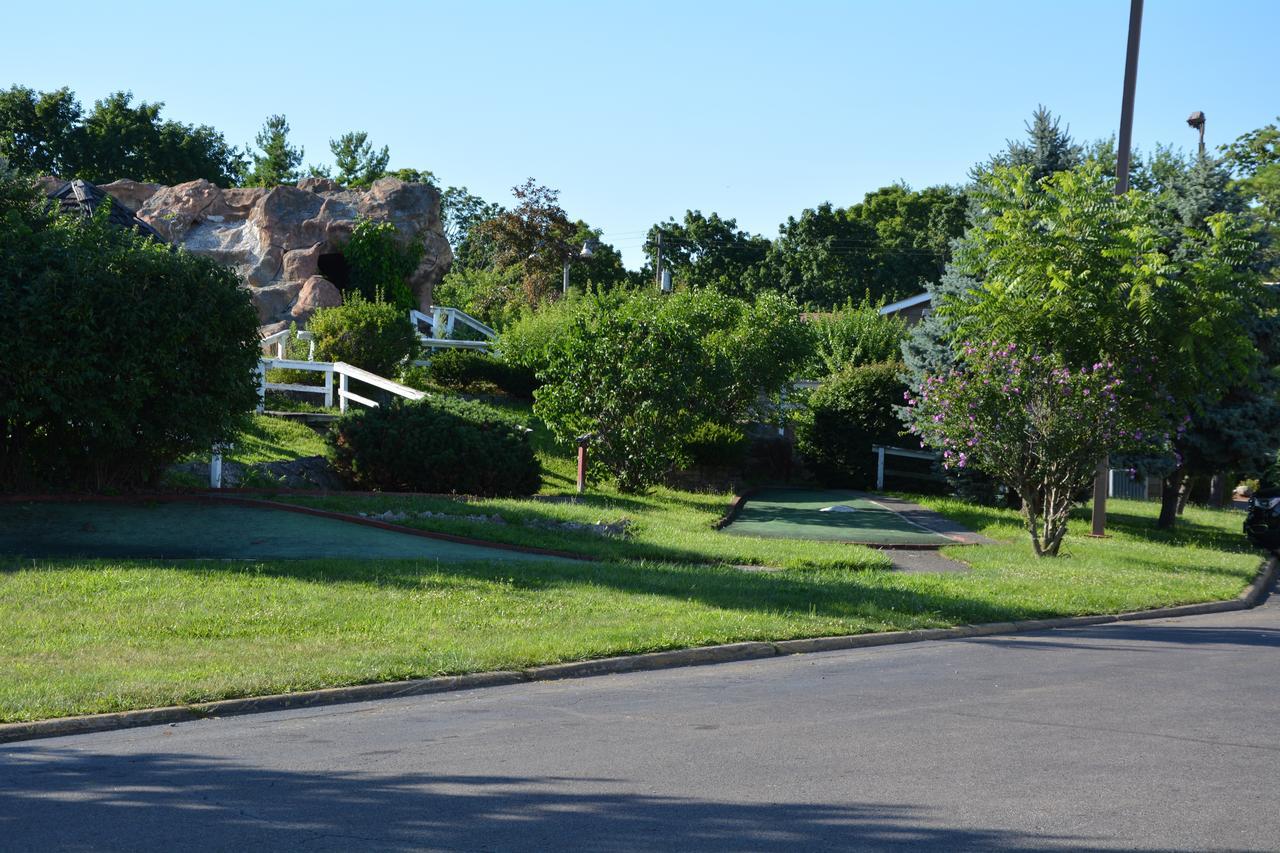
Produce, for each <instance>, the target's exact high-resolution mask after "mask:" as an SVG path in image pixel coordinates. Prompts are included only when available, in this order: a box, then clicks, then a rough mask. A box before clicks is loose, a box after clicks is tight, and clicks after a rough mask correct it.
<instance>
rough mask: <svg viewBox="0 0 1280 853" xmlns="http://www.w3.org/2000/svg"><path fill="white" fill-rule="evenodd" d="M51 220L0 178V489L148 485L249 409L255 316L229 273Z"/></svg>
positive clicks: (103, 223)
mask: <svg viewBox="0 0 1280 853" xmlns="http://www.w3.org/2000/svg"><path fill="white" fill-rule="evenodd" d="M107 212H108V210H107V208H106V207H103V208H100V210H99V212H98V214H97V215H95V216H94V217H93V218H92V219H89V220H84V219H80V218H70V217H59V216H56V215H55V213H54V212H53V211H52V210H51V209H50V208H49V206H48V205H47V204H45V203H44V202H43V199H42V198H41V197H40V196H39V194H38V192H37V190H36V189H35V187H34V186H33V185H32V184H31V183H29V182H27V181H25V180H20V179H18V178H17V177H16V176H15V175H13V174H11V173H8V172H7V170H4V169H0V223H3V225H2V227H0V311H2V312H3V313H4V316H7V317H13V318H21V319H20V321H19V322H17V323H15V324H13V326H12V327H11V328H10V329H9V330H8V332H7V333H6V334H5V335H2V336H0V364H3V365H4V371H3V373H0V489H4V490H25V491H46V490H49V489H72V490H91V491H101V490H108V489H112V490H119V489H130V488H137V487H140V486H147V485H153V484H154V483H155V482H156V481H157V479H158V477H159V476H160V474H161V473H162V472H163V471H164V469H165V468H166V467H167V466H168V465H169V464H171V463H173V462H175V461H177V460H178V459H179V458H181V457H182V456H185V455H189V454H195V453H208V451H209V448H210V446H211V445H213V444H214V443H217V442H223V441H229V440H230V439H231V438H232V437H233V436H234V435H235V434H236V433H237V432H238V431H239V429H240V428H241V427H243V426H244V424H245V423H246V420H247V417H248V413H249V412H250V411H252V409H253V406H254V405H255V404H256V403H257V400H258V392H257V381H256V378H255V377H256V369H257V366H258V359H259V345H260V341H259V338H258V331H257V328H258V322H257V314H256V312H255V311H254V309H253V306H252V304H251V302H250V300H249V295H248V292H247V291H246V290H245V289H244V288H243V287H242V286H241V282H240V281H239V279H238V278H237V276H236V275H235V274H234V273H233V272H232V271H230V270H229V269H227V268H225V267H223V266H221V265H219V264H217V263H215V262H214V261H212V260H209V259H208V258H202V257H198V256H195V255H192V254H190V253H189V252H186V251H175V250H173V248H172V247H170V246H169V245H167V244H162V243H156V242H152V241H151V240H149V239H148V238H145V237H143V236H141V235H140V234H138V233H137V232H135V231H132V230H130V229H124V228H120V227H118V226H115V225H112V224H111V223H110V222H108V217H107Z"/></svg>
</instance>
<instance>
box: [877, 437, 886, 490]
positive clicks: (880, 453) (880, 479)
mask: <svg viewBox="0 0 1280 853" xmlns="http://www.w3.org/2000/svg"><path fill="white" fill-rule="evenodd" d="M876 491H877V492H883V491H884V447H883V446H881V447H877V448H876Z"/></svg>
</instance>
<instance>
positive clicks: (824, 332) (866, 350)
mask: <svg viewBox="0 0 1280 853" xmlns="http://www.w3.org/2000/svg"><path fill="white" fill-rule="evenodd" d="M813 336H814V353H813V359H812V360H811V361H810V363H809V368H810V370H812V371H814V372H815V373H816V374H817V375H826V374H831V373H839V372H840V371H842V370H844V369H846V368H848V367H856V366H859V365H863V364H878V363H882V362H887V361H897V360H898V359H900V358H901V357H902V352H901V351H902V341H903V340H904V339H905V338H906V336H907V326H906V323H905V322H904V321H903V320H902V318H900V317H889V316H885V315H883V314H881V313H880V309H879V308H877V307H876V306H874V305H872V304H871V303H869V302H864V303H862V304H861V305H857V306H855V305H853V304H852V303H849V304H847V305H845V307H844V308H843V309H841V310H839V311H837V312H835V313H834V314H830V315H828V316H824V317H819V318H818V319H817V320H815V321H814V323H813Z"/></svg>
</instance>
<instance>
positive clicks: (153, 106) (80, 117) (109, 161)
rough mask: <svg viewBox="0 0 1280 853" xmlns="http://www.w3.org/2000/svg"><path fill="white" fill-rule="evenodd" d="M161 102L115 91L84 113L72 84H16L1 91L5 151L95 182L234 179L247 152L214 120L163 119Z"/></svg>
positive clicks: (25, 164) (29, 163)
mask: <svg viewBox="0 0 1280 853" xmlns="http://www.w3.org/2000/svg"><path fill="white" fill-rule="evenodd" d="M163 107H164V104H162V103H159V102H156V103H147V102H145V101H141V102H138V103H136V104H135V103H134V101H133V95H132V94H131V93H129V92H115V93H113V94H111V95H108V96H107V97H106V98H104V99H102V100H100V101H97V102H96V103H94V105H93V109H92V110H90V111H89V112H88V113H87V114H86V113H85V112H84V111H83V109H82V108H81V106H80V104H79V102H78V101H76V98H75V95H74V94H73V93H72V92H71V91H70V90H69V89H65V88H64V89H59V90H57V91H54V92H39V93H38V92H35V91H34V90H32V89H29V88H26V87H22V86H14V87H12V88H10V89H8V90H6V91H3V92H0V156H4V157H6V158H8V159H9V161H10V162H11V164H12V165H13V166H14V167H15V168H17V169H19V170H21V171H23V172H27V173H40V174H53V175H57V176H59V177H62V178H67V179H70V178H84V179H85V180H88V181H92V182H94V183H107V182H110V181H113V180H115V179H117V178H134V179H136V180H140V181H156V182H158V183H166V184H176V183H182V182H184V181H191V180H195V179H197V178H203V179H205V180H208V181H211V182H213V183H215V184H218V185H220V186H232V185H234V184H235V183H236V181H237V180H238V177H239V173H240V171H241V169H242V168H243V156H242V155H241V153H240V152H239V151H238V150H237V149H236V148H234V147H232V146H230V145H227V142H226V139H225V138H224V137H223V136H222V134H221V133H219V132H218V131H216V130H214V129H213V128H212V127H209V126H208V125H190V124H183V123H182V122H177V121H172V120H167V119H164V118H162V117H161V110H162V109H163Z"/></svg>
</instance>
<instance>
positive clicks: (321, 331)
mask: <svg viewBox="0 0 1280 853" xmlns="http://www.w3.org/2000/svg"><path fill="white" fill-rule="evenodd" d="M307 329H308V331H310V332H311V334H313V335H314V336H315V342H316V358H317V359H319V360H321V361H345V362H347V363H348V364H354V365H355V366H356V367H360V368H363V369H365V370H368V371H369V372H371V373H376V374H378V375H379V376H395V375H396V372H397V370H398V368H399V367H400V366H401V365H402V364H404V363H405V362H407V361H410V360H412V359H413V357H414V355H415V354H416V353H417V351H418V336H417V334H416V333H415V332H414V330H413V327H412V326H411V325H410V324H409V319H408V317H407V316H406V314H405V312H403V311H401V310H400V309H399V308H397V307H396V306H395V305H392V304H390V303H387V302H370V301H368V300H367V299H364V298H363V297H361V296H360V295H359V294H356V293H352V294H350V296H349V297H348V298H347V299H346V301H345V302H344V303H343V304H342V305H339V306H337V307H335V308H321V309H320V310H318V311H316V313H315V314H313V315H311V320H310V322H309V323H308V324H307Z"/></svg>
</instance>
